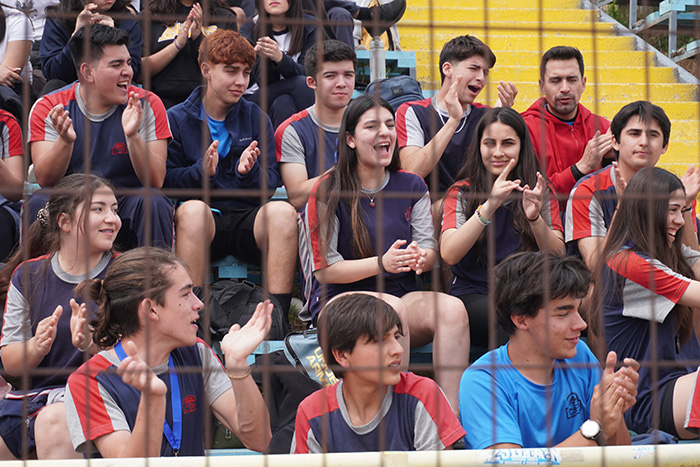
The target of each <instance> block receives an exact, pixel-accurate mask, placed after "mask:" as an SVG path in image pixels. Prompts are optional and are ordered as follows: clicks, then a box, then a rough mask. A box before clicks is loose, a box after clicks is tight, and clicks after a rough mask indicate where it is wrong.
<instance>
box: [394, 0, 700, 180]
mask: <svg viewBox="0 0 700 467" xmlns="http://www.w3.org/2000/svg"><path fill="white" fill-rule="evenodd" d="M581 5H582V0H534V1H533V0H409V1H408V8H407V10H406V13H405V15H404V17H403V19H402V20H401V22H400V24H399V26H400V30H399V31H400V34H401V47H402V49H403V50H407V51H415V52H416V76H417V79H418V80H419V81H420V82H421V85H422V86H423V89H424V90H432V91H436V90H437V89H439V87H440V72H439V69H438V61H439V54H440V49H441V48H442V45H443V44H444V43H445V42H447V41H448V40H450V39H451V38H453V37H455V36H458V35H462V34H473V35H476V36H477V37H479V38H480V39H482V40H483V41H484V42H486V43H487V44H488V45H489V47H491V49H492V50H493V51H494V53H495V54H496V57H497V62H496V66H495V67H494V68H493V70H491V73H490V75H489V80H488V84H487V86H486V88H485V89H484V90H483V91H482V93H481V95H480V96H479V101H480V102H484V103H488V104H491V105H492V104H493V103H494V102H495V100H496V96H497V93H496V86H497V84H498V82H499V81H501V80H503V81H512V82H514V83H515V84H516V86H517V87H518V90H519V93H518V98H517V101H516V105H515V108H516V110H518V111H523V110H525V109H526V108H527V107H529V106H530V104H532V102H533V101H534V100H535V99H537V98H539V97H540V96H541V93H540V90H539V86H538V84H537V80H538V78H539V62H540V58H541V56H542V54H543V53H544V52H545V51H546V50H547V49H549V48H550V47H553V46H555V45H572V46H575V47H578V48H579V49H580V50H581V52H582V53H583V56H584V61H585V65H586V78H587V85H586V91H585V92H584V94H583V97H582V99H581V102H582V103H583V104H584V105H585V106H586V107H588V108H589V109H591V110H592V111H594V112H595V113H598V114H600V115H603V116H604V117H606V118H608V119H611V118H612V117H613V116H614V115H615V113H616V112H617V111H618V110H619V109H620V108H621V107H622V106H623V105H625V104H627V103H629V102H632V101H634V100H639V99H645V100H649V101H651V102H653V103H655V104H657V105H660V106H661V107H663V108H664V110H665V111H666V113H667V114H668V116H669V118H670V119H671V122H672V129H671V142H670V145H669V150H668V152H667V153H666V154H665V155H664V156H662V158H661V161H660V164H659V165H660V166H662V167H664V168H666V169H668V170H671V171H673V172H675V173H677V174H680V175H682V174H683V173H684V172H685V169H686V167H687V166H688V164H691V163H698V162H699V161H700V144H698V140H699V139H700V125H699V124H698V122H699V121H700V102H699V100H700V95H699V93H698V85H697V84H698V83H697V82H691V83H688V82H681V81H682V80H681V79H680V78H681V76H682V77H683V78H684V79H685V80H686V81H687V74H682V73H683V72H682V71H680V70H679V69H678V68H677V67H676V66H674V65H673V64H672V63H670V62H669V61H664V60H663V59H662V58H660V57H659V56H658V54H656V53H655V51H654V50H653V49H651V48H650V47H649V48H646V49H644V48H643V47H640V40H639V39H638V38H636V37H634V36H633V35H631V34H628V33H627V34H626V33H625V32H626V29H625V28H624V27H623V26H621V25H619V24H617V23H613V22H606V21H602V20H601V14H600V12H599V11H598V10H597V9H593V8H584V7H582V6H581Z"/></svg>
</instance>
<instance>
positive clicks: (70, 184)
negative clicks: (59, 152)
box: [0, 174, 121, 459]
mask: <svg viewBox="0 0 700 467" xmlns="http://www.w3.org/2000/svg"><path fill="white" fill-rule="evenodd" d="M120 227H121V220H120V219H119V216H118V215H117V199H116V197H115V195H114V190H113V189H112V187H111V185H110V184H109V182H107V181H106V180H104V179H101V178H99V177H96V176H94V175H83V174H73V175H69V176H67V177H65V178H63V179H62V180H61V181H60V182H59V183H58V184H57V185H56V187H55V188H54V189H53V192H52V194H51V197H50V198H49V202H48V203H47V205H46V206H45V207H44V208H42V209H41V210H40V211H39V215H38V216H37V221H36V222H34V223H33V224H32V226H31V227H30V228H29V229H28V231H27V232H26V233H25V236H24V241H23V243H22V247H21V248H20V249H19V251H17V252H16V253H15V254H14V255H13V257H12V258H11V259H10V261H9V262H8V264H7V266H6V267H5V268H4V269H3V270H2V272H1V273H0V297H2V301H3V302H4V304H5V314H4V317H3V324H2V339H1V340H0V349H1V350H0V352H1V353H0V358H2V364H3V366H4V368H5V371H6V372H7V373H8V374H9V375H11V376H14V377H22V379H21V382H22V383H21V385H20V387H19V388H18V389H19V390H18V391H13V392H11V393H9V394H8V395H7V396H6V397H5V398H4V399H2V400H0V437H1V439H0V458H1V459H13V458H19V459H22V458H27V457H29V456H32V455H33V454H34V451H36V455H37V457H39V458H40V459H46V458H70V457H76V453H75V451H74V450H73V448H72V446H71V443H70V437H69V436H68V430H67V425H66V416H65V409H64V406H63V395H64V391H65V385H66V381H67V379H68V375H69V374H70V373H71V372H72V371H73V370H74V369H75V368H77V367H78V366H80V364H81V363H82V362H83V358H84V357H83V353H84V352H86V351H87V352H91V351H92V350H93V349H94V345H93V344H92V331H91V329H90V327H89V326H88V321H87V318H88V316H87V315H88V306H86V305H85V304H83V305H80V306H78V304H77V303H76V301H75V299H74V291H73V289H74V288H75V286H76V285H77V284H78V283H80V282H81V281H82V280H83V279H85V278H97V277H103V276H104V274H105V271H106V270H107V267H108V266H109V264H110V263H111V262H112V259H113V257H114V251H113V242H114V239H115V238H116V236H117V233H118V232H119V228H120ZM22 260H25V261H24V262H22ZM25 403H26V404H28V405H27V407H25ZM25 414H29V419H28V420H27V418H26V415H25ZM24 424H26V426H27V427H28V429H27V430H26V431H25V429H23V425H24ZM24 436H28V439H27V449H28V450H27V451H23V437H24Z"/></svg>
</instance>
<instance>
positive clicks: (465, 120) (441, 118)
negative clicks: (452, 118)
mask: <svg viewBox="0 0 700 467" xmlns="http://www.w3.org/2000/svg"><path fill="white" fill-rule="evenodd" d="M437 114H438V117H440V121H441V122H442V126H445V125H447V121H446V120H445V118H444V117H443V116H442V113H441V112H440V111H438V113H437ZM466 124H467V118H466V117H462V124H461V125H460V126H459V128H457V129H456V130H455V134H456V133H459V132H460V131H462V129H463V128H464V125H466Z"/></svg>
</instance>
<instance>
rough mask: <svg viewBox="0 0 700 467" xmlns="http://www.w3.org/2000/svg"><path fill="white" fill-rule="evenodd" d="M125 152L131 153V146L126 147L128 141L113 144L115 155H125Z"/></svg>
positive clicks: (113, 153)
mask: <svg viewBox="0 0 700 467" xmlns="http://www.w3.org/2000/svg"><path fill="white" fill-rule="evenodd" d="M124 154H129V148H127V147H126V143H122V142H119V143H115V144H114V146H112V155H113V156H123V155H124Z"/></svg>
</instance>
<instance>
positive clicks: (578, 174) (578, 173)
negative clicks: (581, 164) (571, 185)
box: [571, 164, 586, 182]
mask: <svg viewBox="0 0 700 467" xmlns="http://www.w3.org/2000/svg"><path fill="white" fill-rule="evenodd" d="M571 175H573V176H574V180H576V181H577V182H578V181H579V180H581V179H582V178H583V176H584V175H586V174H585V173H583V172H581V171H580V170H579V168H578V167H576V164H574V165H572V166H571Z"/></svg>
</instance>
